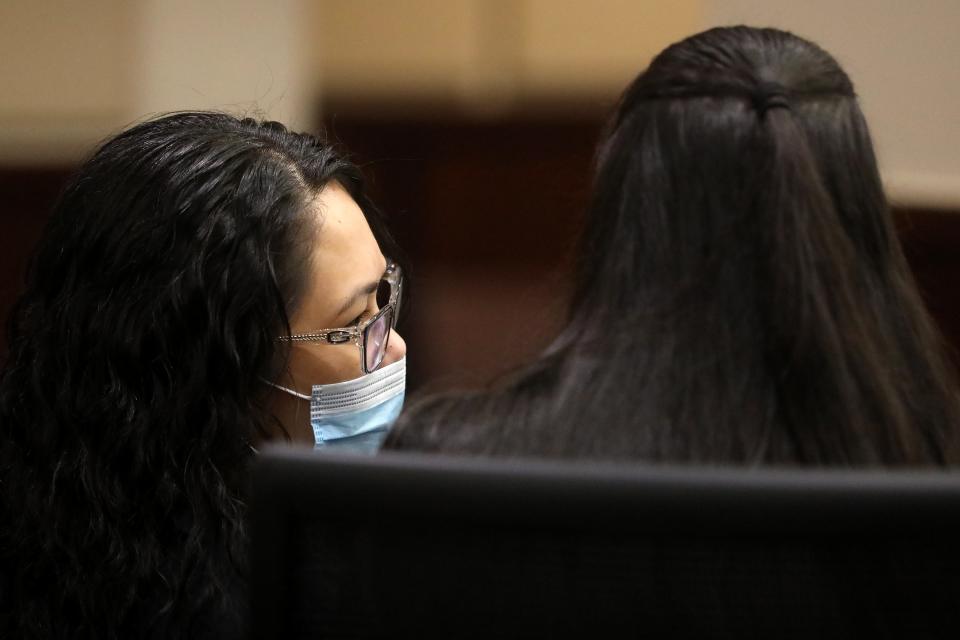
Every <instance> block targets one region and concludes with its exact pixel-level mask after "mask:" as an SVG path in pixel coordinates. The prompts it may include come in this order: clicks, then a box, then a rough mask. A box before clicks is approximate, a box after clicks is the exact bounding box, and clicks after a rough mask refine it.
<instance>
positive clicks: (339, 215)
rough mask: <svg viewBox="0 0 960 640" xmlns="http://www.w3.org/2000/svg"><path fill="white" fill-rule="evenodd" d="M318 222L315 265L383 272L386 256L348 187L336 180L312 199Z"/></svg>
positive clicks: (336, 268)
mask: <svg viewBox="0 0 960 640" xmlns="http://www.w3.org/2000/svg"><path fill="white" fill-rule="evenodd" d="M313 212H314V215H315V216H316V221H317V231H318V233H317V242H316V243H315V245H314V263H315V265H318V266H320V265H327V266H329V267H330V268H331V269H335V270H340V269H339V268H340V267H344V266H346V267H351V268H353V269H361V270H364V271H366V270H369V269H371V268H373V269H374V271H377V273H378V274H379V273H382V272H383V269H382V268H380V267H382V264H381V262H382V261H383V255H382V254H381V253H380V247H379V246H378V245H377V240H376V238H374V236H373V231H371V230H370V225H369V224H368V223H367V219H366V217H365V216H364V215H363V211H362V210H361V209H360V207H359V205H357V203H356V202H355V201H354V200H353V198H351V197H350V194H349V193H347V191H346V189H344V188H343V187H342V186H340V184H339V183H336V182H333V183H330V184H328V185H327V186H326V187H324V188H323V189H322V190H321V191H320V193H318V194H317V196H316V198H315V199H314V201H313Z"/></svg>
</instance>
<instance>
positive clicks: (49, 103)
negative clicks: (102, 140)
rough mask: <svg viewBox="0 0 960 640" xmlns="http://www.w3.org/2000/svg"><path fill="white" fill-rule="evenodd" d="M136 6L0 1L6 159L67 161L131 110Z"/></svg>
mask: <svg viewBox="0 0 960 640" xmlns="http://www.w3.org/2000/svg"><path fill="white" fill-rule="evenodd" d="M134 14H135V12H134V11H133V10H132V5H131V4H129V3H127V2H125V0H89V1H86V2H49V1H47V2H43V1H36V0H34V1H31V0H3V1H2V2H0V87H3V89H2V91H0V163H4V162H6V163H22V162H32V161H47V162H62V161H63V158H64V157H65V156H66V157H68V158H73V157H76V156H78V155H79V154H81V153H83V152H84V151H85V149H86V148H87V146H89V144H90V142H91V141H92V140H96V139H97V138H99V137H101V136H103V135H106V134H107V133H108V132H109V131H111V130H112V129H113V128H115V127H117V126H119V125H120V124H122V123H123V122H124V120H125V119H126V118H128V117H129V115H128V113H129V109H128V107H129V100H130V93H131V88H132V85H133V74H132V71H133V69H132V67H131V65H130V64H129V58H130V54H129V52H130V51H131V50H132V48H133V45H134V42H133V39H132V33H133V28H134Z"/></svg>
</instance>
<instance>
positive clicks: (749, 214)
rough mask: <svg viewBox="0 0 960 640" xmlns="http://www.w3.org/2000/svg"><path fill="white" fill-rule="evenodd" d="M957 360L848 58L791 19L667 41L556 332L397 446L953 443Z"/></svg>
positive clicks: (400, 431)
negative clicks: (501, 377)
mask: <svg viewBox="0 0 960 640" xmlns="http://www.w3.org/2000/svg"><path fill="white" fill-rule="evenodd" d="M958 428H960V399H958V387H957V380H956V378H955V377H954V375H953V373H952V372H951V370H950V368H949V366H948V364H947V362H946V361H945V358H944V356H943V355H942V347H941V343H940V339H939V338H938V335H937V332H936V331H935V329H934V327H933V326H932V324H931V320H930V319H929V317H928V315H927V313H926V312H925V310H924V307H923V305H922V302H921V300H920V297H919V295H918V293H917V290H916V287H915V285H914V282H913V280H912V278H911V275H910V272H909V270H908V267H907V265H906V263H905V260H904V257H903V254H902V252H901V248H900V246H899V245H898V241H897V238H896V236H895V233H894V229H893V227H892V224H891V215H890V212H889V209H888V205H887V201H886V199H885V196H884V192H883V188H882V185H881V181H880V176H879V173H878V170H877V164H876V160H875V158H874V152H873V148H872V145H871V141H870V136H869V133H868V130H867V124H866V122H865V120H864V117H863V114H862V113H861V111H860V108H859V106H858V104H857V98H856V96H855V94H854V89H853V86H852V84H851V82H850V79H849V78H848V77H847V75H846V74H845V73H844V72H843V70H842V69H841V68H840V67H839V65H838V64H837V63H836V61H835V60H834V59H833V58H832V57H831V56H830V55H829V54H828V53H826V52H825V51H823V50H822V49H820V48H819V47H818V46H816V45H815V44H813V43H811V42H808V41H806V40H803V39H801V38H798V37H796V36H793V35H791V34H789V33H785V32H783V31H778V30H773V29H753V28H747V27H734V28H717V29H712V30H709V31H706V32H704V33H700V34H698V35H695V36H692V37H690V38H688V39H686V40H683V41H682V42H679V43H677V44H674V45H672V46H670V47H668V48H667V49H665V50H664V51H663V52H662V53H660V54H659V55H658V56H657V57H656V58H655V59H654V60H653V62H652V63H651V65H650V67H649V68H648V69H647V70H646V71H644V72H643V73H641V74H640V75H639V76H638V77H637V78H636V80H635V81H634V82H633V83H632V84H631V85H630V86H629V87H628V88H627V90H626V92H625V93H624V95H623V98H622V100H621V103H620V105H619V108H618V110H617V112H616V114H615V115H614V117H613V119H612V122H611V123H610V125H609V130H608V133H607V135H606V138H605V140H604V141H603V142H602V144H601V146H600V150H599V154H598V171H597V176H596V181H595V186H594V194H593V200H592V204H591V206H590V209H589V211H588V215H587V219H586V227H585V232H584V236H583V240H582V247H581V250H580V262H579V268H578V273H577V280H576V288H575V295H574V297H573V301H572V305H571V308H570V318H569V323H568V326H567V327H566V329H565V331H564V332H563V333H562V335H561V336H560V337H559V339H558V340H557V341H556V343H555V344H554V345H553V346H552V348H551V349H549V350H548V352H547V353H545V354H544V355H543V356H542V357H541V358H540V359H539V360H538V361H536V362H535V363H533V364H532V365H530V366H528V367H526V368H525V369H523V370H522V371H520V372H519V373H517V374H516V375H515V376H514V377H513V378H512V379H511V380H510V381H508V382H507V383H506V384H503V385H502V386H500V387H499V388H497V389H496V390H494V391H490V392H484V393H476V394H473V395H469V396H466V397H452V398H451V397H447V398H434V399H431V400H428V401H426V402H424V403H423V404H421V405H420V406H419V407H417V408H415V409H414V410H411V412H410V413H408V414H407V415H406V416H405V418H404V420H403V422H402V424H401V425H398V428H397V429H395V430H394V431H393V433H392V434H391V437H390V438H389V439H388V443H387V444H388V446H391V447H394V448H412V449H424V450H433V451H445V452H458V453H470V454H487V455H544V456H560V457H591V458H611V459H613V458H619V459H639V460H647V461H676V462H695V463H716V464H722V463H732V464H803V465H891V466H892V465H929V464H933V465H942V464H950V463H956V462H958V461H960V449H958V442H957V430H958Z"/></svg>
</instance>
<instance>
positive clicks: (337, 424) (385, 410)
mask: <svg viewBox="0 0 960 640" xmlns="http://www.w3.org/2000/svg"><path fill="white" fill-rule="evenodd" d="M406 383H407V359H406V358H401V359H400V360H398V361H397V362H394V363H393V364H389V365H387V366H384V367H380V368H379V369H377V370H376V371H374V372H373V373H368V374H367V375H365V376H361V377H359V378H355V379H353V380H347V381H346V382H337V383H334V384H315V385H313V389H312V392H311V394H310V395H309V396H307V395H304V394H302V393H297V392H296V391H294V390H293V389H287V388H286V387H280V386H278V385H273V386H275V387H277V388H278V389H281V390H283V391H286V392H287V393H290V394H292V395H295V396H297V397H298V398H303V399H304V400H309V401H310V426H312V427H313V440H314V449H329V450H333V449H336V450H339V451H349V452H353V453H366V454H373V453H376V452H377V450H378V449H379V448H380V445H381V444H383V441H384V440H385V439H386V437H387V432H388V431H389V430H390V427H391V426H393V423H394V422H395V421H396V419H397V417H398V416H399V415H400V410H401V409H402V408H403V397H404V392H405V391H406Z"/></svg>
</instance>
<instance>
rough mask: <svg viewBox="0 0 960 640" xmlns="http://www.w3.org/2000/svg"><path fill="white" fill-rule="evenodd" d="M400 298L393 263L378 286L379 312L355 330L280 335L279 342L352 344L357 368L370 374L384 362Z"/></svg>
mask: <svg viewBox="0 0 960 640" xmlns="http://www.w3.org/2000/svg"><path fill="white" fill-rule="evenodd" d="M402 298H403V274H402V273H401V271H400V266H399V265H397V264H396V263H394V262H391V263H389V264H388V265H387V270H386V271H385V272H384V273H383V277H381V279H380V284H379V285H378V286H377V307H379V311H377V313H376V314H374V315H373V316H372V317H370V318H368V319H366V320H363V321H361V322H360V323H359V324H357V326H355V327H342V328H339V329H324V330H322V331H313V332H311V333H299V334H297V335H293V336H281V337H279V338H277V340H278V341H279V342H308V343H310V342H312V343H317V344H348V343H350V342H353V343H354V344H356V345H357V347H358V348H359V349H360V368H361V369H362V370H363V373H372V372H373V371H376V369H377V367H379V366H380V365H381V363H383V357H384V356H385V355H386V353H387V345H388V344H389V343H390V330H391V329H394V328H395V327H396V326H397V315H398V312H399V311H400V302H401V301H402Z"/></svg>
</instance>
